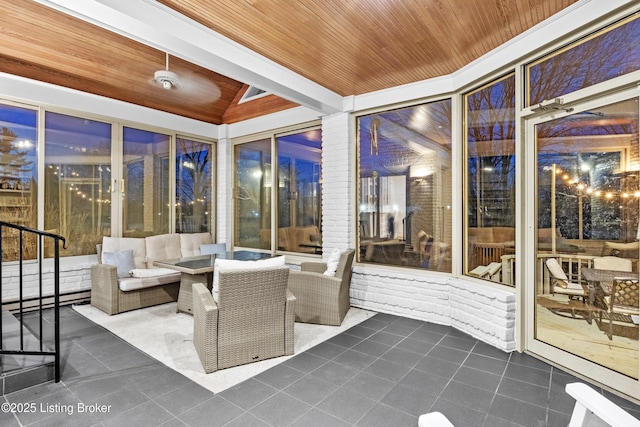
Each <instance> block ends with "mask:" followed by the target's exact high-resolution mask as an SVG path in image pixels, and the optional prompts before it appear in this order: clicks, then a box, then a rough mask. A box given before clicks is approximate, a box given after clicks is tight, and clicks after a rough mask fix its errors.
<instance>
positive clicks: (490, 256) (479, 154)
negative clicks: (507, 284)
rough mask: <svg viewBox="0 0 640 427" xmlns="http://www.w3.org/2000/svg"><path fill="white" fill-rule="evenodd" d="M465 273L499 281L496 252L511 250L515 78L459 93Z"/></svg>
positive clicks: (502, 79)
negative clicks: (463, 141) (462, 120)
mask: <svg viewBox="0 0 640 427" xmlns="http://www.w3.org/2000/svg"><path fill="white" fill-rule="evenodd" d="M464 103H465V118H466V120H465V123H466V127H465V136H466V141H467V143H466V173H465V178H466V181H465V185H466V192H467V197H466V200H465V201H464V203H465V206H466V215H467V216H466V228H465V234H464V236H465V249H466V254H467V256H466V257H465V259H466V270H465V272H466V273H467V274H469V275H471V276H476V277H481V278H484V279H488V280H494V281H498V282H499V281H501V274H500V269H501V268H502V267H501V263H502V256H503V255H505V254H514V253H515V217H516V204H515V188H516V185H515V178H516V177H515V172H516V171H515V167H516V156H515V137H516V136H515V77H514V75H513V74H510V75H508V76H506V77H503V78H501V79H500V80H498V81H496V82H493V83H491V84H489V85H486V86H484V87H481V88H479V89H477V90H474V91H472V92H470V93H468V94H466V95H465V97H464Z"/></svg>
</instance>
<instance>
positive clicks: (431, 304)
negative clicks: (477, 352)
mask: <svg viewBox="0 0 640 427" xmlns="http://www.w3.org/2000/svg"><path fill="white" fill-rule="evenodd" d="M351 304H352V305H353V306H355V307H361V308H365V309H369V310H374V311H380V312H384V313H391V314H396V315H398V316H404V317H410V318H412V319H420V320H425V321H428V322H433V323H440V324H444V325H451V326H453V327H455V328H456V329H459V330H461V331H463V332H466V333H468V334H469V335H471V336H473V337H475V338H477V339H479V340H481V341H484V342H486V343H488V344H491V345H493V346H495V347H498V348H500V349H502V350H505V351H512V350H515V348H516V346H515V316H516V311H515V310H516V300H515V295H514V294H513V293H512V292H509V291H507V290H504V291H503V290H499V289H494V288H489V287H486V286H482V285H479V284H477V283H472V282H467V281H465V280H463V279H456V278H453V277H447V276H443V275H433V276H429V275H428V274H425V273H424V272H420V273H419V274H418V273H414V272H412V271H411V270H407V272H406V273H404V272H401V271H398V270H397V269H389V270H386V269H384V268H383V267H378V266H376V267H367V266H361V265H356V266H355V267H354V270H353V278H352V280H351Z"/></svg>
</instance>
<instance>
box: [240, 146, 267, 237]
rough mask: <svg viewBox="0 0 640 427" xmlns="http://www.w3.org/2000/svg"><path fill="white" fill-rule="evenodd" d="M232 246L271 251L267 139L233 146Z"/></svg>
mask: <svg viewBox="0 0 640 427" xmlns="http://www.w3.org/2000/svg"><path fill="white" fill-rule="evenodd" d="M234 157H235V169H236V171H235V173H236V176H235V194H236V205H235V245H236V246H242V247H247V248H256V249H270V248H271V187H272V182H271V139H270V138H269V139H262V140H259V141H254V142H249V143H245V144H240V145H236V146H235V156H234Z"/></svg>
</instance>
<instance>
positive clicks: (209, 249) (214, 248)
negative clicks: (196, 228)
mask: <svg viewBox="0 0 640 427" xmlns="http://www.w3.org/2000/svg"><path fill="white" fill-rule="evenodd" d="M226 251H227V245H225V244H224V243H207V244H203V245H200V255H212V254H223V253H225V252H226Z"/></svg>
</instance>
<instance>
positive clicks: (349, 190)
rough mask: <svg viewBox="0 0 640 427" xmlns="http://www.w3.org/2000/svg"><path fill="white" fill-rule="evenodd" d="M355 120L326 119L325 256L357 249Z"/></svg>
mask: <svg viewBox="0 0 640 427" xmlns="http://www.w3.org/2000/svg"><path fill="white" fill-rule="evenodd" d="M350 125H351V117H350V115H349V114H348V113H337V114H332V115H330V116H325V117H323V118H322V242H323V248H324V253H325V254H327V253H329V252H330V249H333V248H342V249H344V248H347V247H354V245H355V239H354V235H353V230H354V227H355V224H354V223H355V221H354V215H355V211H354V208H353V206H354V205H353V203H354V197H353V195H354V194H355V193H354V188H355V183H354V177H353V170H354V169H353V167H354V164H355V150H354V149H353V148H352V144H351V143H350V141H349V139H350V135H351V133H350V127H351V126H350Z"/></svg>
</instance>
